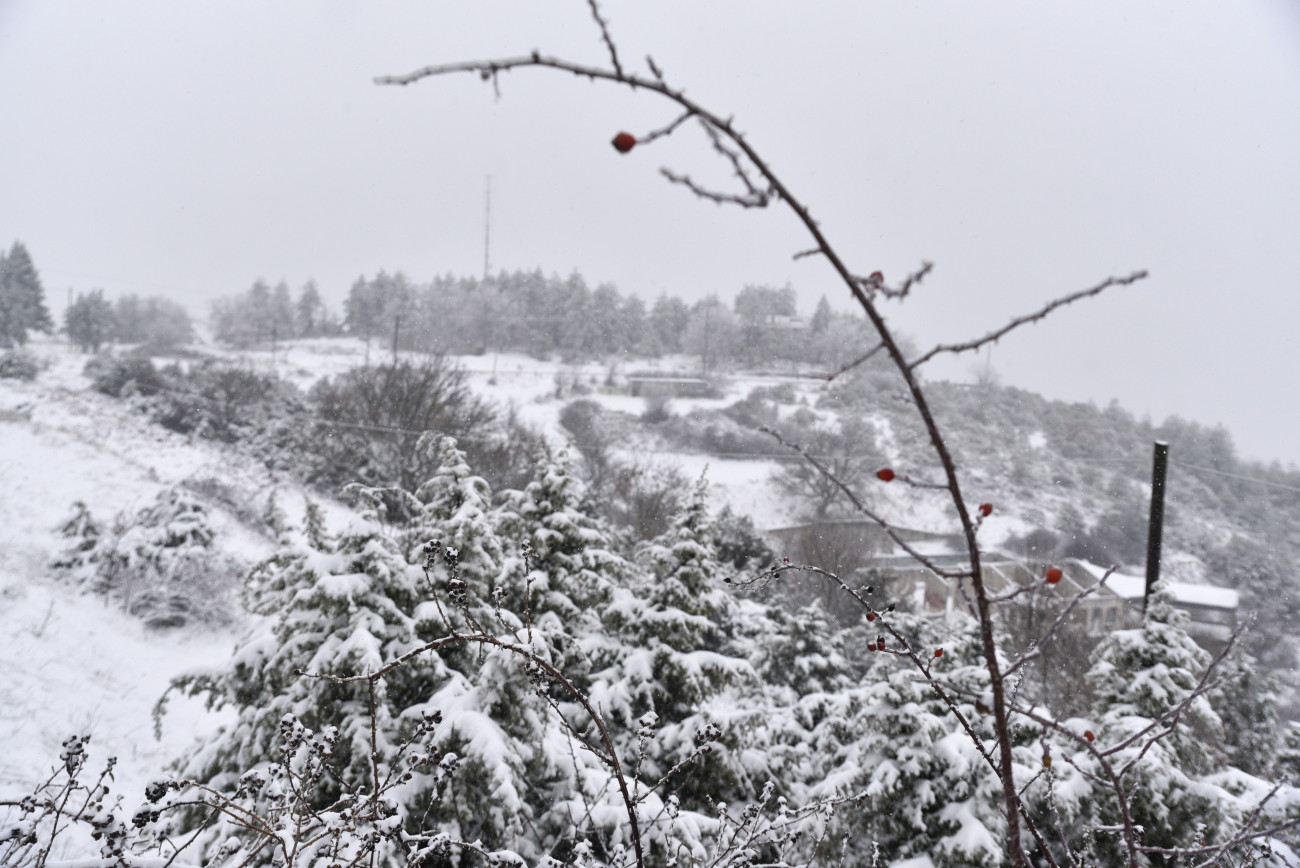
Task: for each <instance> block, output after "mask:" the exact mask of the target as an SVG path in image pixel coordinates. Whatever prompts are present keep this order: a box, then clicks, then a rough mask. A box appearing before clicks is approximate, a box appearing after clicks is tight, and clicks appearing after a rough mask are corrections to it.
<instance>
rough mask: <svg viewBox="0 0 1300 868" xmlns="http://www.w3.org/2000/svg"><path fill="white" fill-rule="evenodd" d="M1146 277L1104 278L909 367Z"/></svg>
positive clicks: (998, 336) (936, 350) (988, 340)
mask: <svg viewBox="0 0 1300 868" xmlns="http://www.w3.org/2000/svg"><path fill="white" fill-rule="evenodd" d="M1146 277H1147V272H1145V271H1135V272H1133V273H1132V274H1130V275H1128V276H1127V277H1108V278H1106V279H1105V280H1103V281H1102V282H1101V283H1099V284H1097V285H1096V286H1093V287H1089V288H1088V289H1081V290H1079V291H1078V292H1072V293H1070V294H1069V295H1063V296H1061V297H1060V298H1058V299H1056V300H1055V301H1052V302H1049V303H1048V304H1046V305H1044V306H1043V307H1041V308H1039V309H1038V310H1036V311H1034V312H1033V313H1030V314H1025V315H1024V316H1019V317H1016V318H1015V319H1013V320H1012V321H1011V322H1009V323H1007V324H1006V325H1004V326H1003V327H1002V328H1000V329H997V330H995V331H991V332H989V333H988V334H986V335H984V336H983V337H980V338H975V339H974V340H971V341H966V342H965V343H960V344H940V345H939V346H937V347H935V348H934V349H932V350H930V351H929V352H927V353H925V354H924V355H922V356H920V357H919V358H917V359H914V360H912V361H911V362H908V363H907V367H908V368H909V369H911V370H915V369H916V368H918V367H919V366H921V365H923V364H925V363H926V362H928V361H929V360H930V359H932V358H934V357H935V356H937V355H939V354H940V353H964V352H967V351H968V350H977V349H979V348H980V347H982V346H984V345H985V344H989V343H996V342H997V341H998V340H999V339H1001V338H1002V337H1004V336H1006V334H1007V333H1008V332H1010V331H1014V330H1015V329H1018V328H1020V327H1021V326H1022V325H1027V324H1029V323H1032V322H1037V321H1038V320H1041V319H1042V318H1043V317H1045V316H1047V315H1048V314H1049V313H1051V312H1052V311H1054V310H1056V309H1057V308H1058V307H1065V306H1066V305H1067V304H1074V303H1075V302H1076V301H1081V300H1083V299H1085V298H1090V297H1092V296H1094V295H1099V294H1101V293H1102V292H1105V291H1106V290H1107V289H1109V288H1111V287H1112V286H1127V285H1128V284H1131V283H1136V282H1137V281H1139V280H1142V279H1144V278H1146Z"/></svg>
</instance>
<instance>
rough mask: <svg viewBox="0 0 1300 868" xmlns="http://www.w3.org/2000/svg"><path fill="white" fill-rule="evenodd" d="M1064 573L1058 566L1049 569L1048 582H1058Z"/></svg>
mask: <svg viewBox="0 0 1300 868" xmlns="http://www.w3.org/2000/svg"><path fill="white" fill-rule="evenodd" d="M1062 575H1064V574H1063V573H1062V572H1061V571H1060V569H1058V568H1057V567H1052V568H1051V569H1050V570H1048V571H1047V584H1049V585H1055V584H1056V583H1057V582H1059V581H1060V580H1061V576H1062Z"/></svg>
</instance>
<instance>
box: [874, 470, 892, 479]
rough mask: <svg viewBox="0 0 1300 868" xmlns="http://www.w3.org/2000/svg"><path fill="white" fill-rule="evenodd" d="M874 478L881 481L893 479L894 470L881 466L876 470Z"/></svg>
mask: <svg viewBox="0 0 1300 868" xmlns="http://www.w3.org/2000/svg"><path fill="white" fill-rule="evenodd" d="M876 478H877V479H879V480H880V481H881V482H892V481H893V480H894V471H892V470H890V469H889V468H888V467H882V468H881V469H879V470H877V471H876Z"/></svg>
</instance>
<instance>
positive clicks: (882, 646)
mask: <svg viewBox="0 0 1300 868" xmlns="http://www.w3.org/2000/svg"><path fill="white" fill-rule="evenodd" d="M876 647H877V648H879V649H880V650H881V651H884V650H885V640H884V639H877V640H876Z"/></svg>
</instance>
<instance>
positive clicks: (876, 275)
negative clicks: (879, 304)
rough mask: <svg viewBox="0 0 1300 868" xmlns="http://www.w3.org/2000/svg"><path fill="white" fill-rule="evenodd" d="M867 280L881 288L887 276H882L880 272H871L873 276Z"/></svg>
mask: <svg viewBox="0 0 1300 868" xmlns="http://www.w3.org/2000/svg"><path fill="white" fill-rule="evenodd" d="M867 280H869V281H871V282H872V283H874V284H875V285H876V286H879V285H880V284H882V283H884V282H885V275H883V274H881V273H880V272H879V271H873V272H871V276H870V277H868V278H867Z"/></svg>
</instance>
